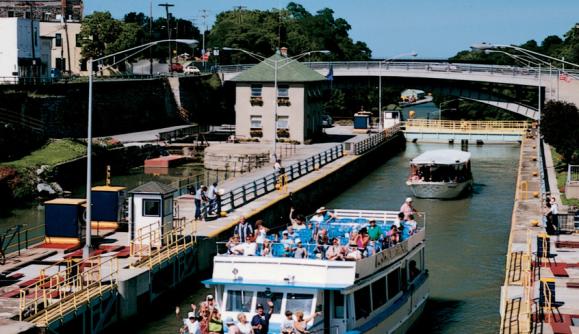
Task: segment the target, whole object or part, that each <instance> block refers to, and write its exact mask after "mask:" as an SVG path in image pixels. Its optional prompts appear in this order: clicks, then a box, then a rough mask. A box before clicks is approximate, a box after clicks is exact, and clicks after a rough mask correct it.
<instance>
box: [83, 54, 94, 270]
mask: <svg viewBox="0 0 579 334" xmlns="http://www.w3.org/2000/svg"><path fill="white" fill-rule="evenodd" d="M92 85H93V60H92V58H89V60H88V116H87V117H88V122H87V136H86V221H85V225H86V226H85V228H86V231H85V233H86V235H85V238H86V240H85V243H84V245H85V246H84V249H83V252H82V257H83V259H88V257H89V254H90V247H91V222H92V194H91V192H92V189H91V188H92V187H91V184H92V88H93V87H92Z"/></svg>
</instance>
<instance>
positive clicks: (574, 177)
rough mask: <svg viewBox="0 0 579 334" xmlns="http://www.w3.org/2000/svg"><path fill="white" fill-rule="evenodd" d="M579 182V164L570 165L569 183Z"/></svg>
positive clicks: (568, 168)
mask: <svg viewBox="0 0 579 334" xmlns="http://www.w3.org/2000/svg"><path fill="white" fill-rule="evenodd" d="M571 182H579V165H569V166H568V167H567V184H569V183H571Z"/></svg>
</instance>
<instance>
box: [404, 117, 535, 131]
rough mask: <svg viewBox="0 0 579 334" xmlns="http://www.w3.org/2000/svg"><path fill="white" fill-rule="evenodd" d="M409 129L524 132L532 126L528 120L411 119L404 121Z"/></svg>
mask: <svg viewBox="0 0 579 334" xmlns="http://www.w3.org/2000/svg"><path fill="white" fill-rule="evenodd" d="M404 126H405V129H406V130H407V131H420V132H452V133H460V132H464V133H476V132H481V133H500V134H505V133H514V134H523V133H525V132H526V131H527V129H529V128H530V123H529V122H527V121H451V120H426V119H410V120H408V121H406V122H405V123H404Z"/></svg>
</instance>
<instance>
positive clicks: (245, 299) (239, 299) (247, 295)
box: [226, 290, 253, 312]
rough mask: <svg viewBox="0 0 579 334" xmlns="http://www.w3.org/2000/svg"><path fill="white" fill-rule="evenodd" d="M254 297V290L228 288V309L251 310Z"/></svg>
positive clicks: (236, 310)
mask: <svg viewBox="0 0 579 334" xmlns="http://www.w3.org/2000/svg"><path fill="white" fill-rule="evenodd" d="M252 298H253V291H244V290H228V291H227V308H226V311H228V312H251V311H252V310H251V300H252Z"/></svg>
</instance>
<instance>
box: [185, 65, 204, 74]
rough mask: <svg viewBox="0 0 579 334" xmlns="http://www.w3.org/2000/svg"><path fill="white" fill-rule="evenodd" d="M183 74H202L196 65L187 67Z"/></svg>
mask: <svg viewBox="0 0 579 334" xmlns="http://www.w3.org/2000/svg"><path fill="white" fill-rule="evenodd" d="M183 72H184V73H185V74H193V75H199V74H201V71H200V70H199V69H198V68H197V66H194V65H187V66H185V69H184V70H183Z"/></svg>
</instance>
